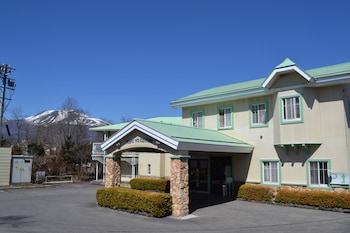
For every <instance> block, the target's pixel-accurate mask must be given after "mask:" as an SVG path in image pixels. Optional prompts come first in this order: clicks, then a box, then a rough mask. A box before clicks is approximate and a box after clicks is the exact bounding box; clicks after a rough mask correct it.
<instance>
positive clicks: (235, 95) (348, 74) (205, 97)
mask: <svg viewBox="0 0 350 233" xmlns="http://www.w3.org/2000/svg"><path fill="white" fill-rule="evenodd" d="M283 72H287V73H288V72H297V73H298V74H299V75H301V76H302V77H303V78H304V79H305V80H306V81H307V85H309V86H321V85H330V84H335V83H339V82H350V62H347V63H342V64H337V65H332V66H325V67H320V68H316V69H310V70H303V69H301V68H300V67H299V66H298V65H297V64H296V63H294V62H293V61H292V60H290V59H289V58H286V59H285V60H284V61H283V62H282V63H281V64H279V65H278V66H276V67H275V68H274V69H273V71H272V72H271V74H270V75H269V76H268V77H267V78H261V79H255V80H251V81H246V82H240V83H235V84H230V85H225V86H220V87H215V88H211V89H207V90H203V91H200V92H197V93H195V94H192V95H189V96H186V97H183V98H180V99H178V100H175V101H172V102H171V103H170V105H171V106H172V107H174V108H182V107H189V106H196V105H202V104H210V103H217V102H222V101H229V100H235V99H242V98H247V97H254V96H262V95H267V94H271V93H274V92H277V91H279V89H274V88H270V87H271V85H272V84H273V82H274V81H275V79H276V78H277V77H278V75H280V74H282V73H283Z"/></svg>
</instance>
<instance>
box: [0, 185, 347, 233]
mask: <svg viewBox="0 0 350 233" xmlns="http://www.w3.org/2000/svg"><path fill="white" fill-rule="evenodd" d="M101 187H102V186H100V185H97V184H90V183H73V184H59V185H47V186H45V187H42V188H21V189H0V232H4V233H12V232H22V233H23V232H26V233H27V232H33V233H34V232H35V233H37V232H38V233H39V232H49V233H56V232H57V233H58V232H69V233H83V232H84V233H87V232H88V233H93V232H146V233H147V232H188V233H191V232H193V233H194V232H196V233H198V232H243V233H244V232H303V233H305V232H318V233H322V232H349V231H350V214H349V213H341V212H332V211H322V210H315V209H308V208H296V207H286V206H277V205H271V204H261V203H254V202H245V201H239V200H235V201H230V202H226V203H223V204H219V205H214V206H208V207H205V208H199V209H196V210H195V211H194V212H192V213H191V214H190V215H189V216H187V217H184V218H175V217H172V216H170V217H166V218H160V219H157V218H152V217H147V216H141V215H136V214H130V213H126V212H122V211H117V210H112V209H107V208H102V207H98V206H97V205H96V199H95V194H96V190H97V189H98V188H101Z"/></svg>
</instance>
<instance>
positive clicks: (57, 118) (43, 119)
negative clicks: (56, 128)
mask: <svg viewBox="0 0 350 233" xmlns="http://www.w3.org/2000/svg"><path fill="white" fill-rule="evenodd" d="M24 120H25V121H26V122H28V123H32V124H35V125H45V124H53V123H58V122H61V121H67V120H68V121H69V123H71V124H85V125H87V126H89V127H96V126H102V125H108V124H110V123H109V122H107V121H104V120H101V119H98V118H92V117H89V116H88V115H86V114H85V113H81V112H78V111H75V110H46V111H43V112H40V113H38V114H36V115H33V116H30V117H26V118H24Z"/></svg>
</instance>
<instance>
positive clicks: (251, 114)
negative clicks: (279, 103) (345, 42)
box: [249, 102, 268, 128]
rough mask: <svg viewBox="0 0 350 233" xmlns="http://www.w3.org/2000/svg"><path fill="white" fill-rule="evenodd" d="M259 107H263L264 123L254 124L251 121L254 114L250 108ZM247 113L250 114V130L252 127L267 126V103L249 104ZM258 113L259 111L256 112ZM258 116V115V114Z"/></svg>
mask: <svg viewBox="0 0 350 233" xmlns="http://www.w3.org/2000/svg"><path fill="white" fill-rule="evenodd" d="M260 105H264V106H265V116H264V117H265V121H264V122H263V123H260V122H258V123H254V122H253V120H254V114H253V111H252V108H253V106H260ZM249 112H250V126H251V127H252V128H254V127H264V126H267V121H268V106H267V102H257V103H251V104H250V105H249ZM258 112H259V110H258ZM258 115H259V114H258Z"/></svg>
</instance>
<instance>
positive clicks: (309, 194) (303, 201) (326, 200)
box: [274, 189, 350, 209]
mask: <svg viewBox="0 0 350 233" xmlns="http://www.w3.org/2000/svg"><path fill="white" fill-rule="evenodd" d="M274 201H275V202H276V203H283V204H295V205H308V206H316V207H323V208H342V209H350V194H348V193H335V192H329V191H321V190H303V191H302V190H288V189H279V190H278V192H277V195H276V197H275V200H274Z"/></svg>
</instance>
